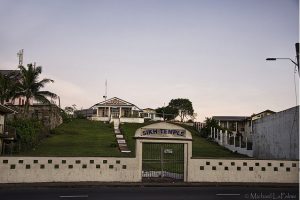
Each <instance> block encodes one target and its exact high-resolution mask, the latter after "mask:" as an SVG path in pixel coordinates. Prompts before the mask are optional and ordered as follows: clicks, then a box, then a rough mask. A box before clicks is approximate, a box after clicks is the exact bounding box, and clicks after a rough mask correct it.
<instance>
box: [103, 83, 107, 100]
mask: <svg viewBox="0 0 300 200" xmlns="http://www.w3.org/2000/svg"><path fill="white" fill-rule="evenodd" d="M103 98H104V100H105V101H106V99H107V80H105V95H104V96H103Z"/></svg>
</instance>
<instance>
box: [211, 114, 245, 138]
mask: <svg viewBox="0 0 300 200" xmlns="http://www.w3.org/2000/svg"><path fill="white" fill-rule="evenodd" d="M247 118H248V116H213V117H212V119H214V120H216V121H217V122H218V124H219V126H221V127H222V128H225V129H227V130H229V131H231V132H232V133H233V134H237V133H240V134H242V135H243V134H244V133H245V124H246V120H247Z"/></svg>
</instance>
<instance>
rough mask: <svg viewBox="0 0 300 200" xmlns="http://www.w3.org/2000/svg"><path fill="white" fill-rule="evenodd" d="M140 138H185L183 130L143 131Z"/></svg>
mask: <svg viewBox="0 0 300 200" xmlns="http://www.w3.org/2000/svg"><path fill="white" fill-rule="evenodd" d="M142 136H163V137H168V136H175V137H185V136H186V135H185V130H182V129H155V128H154V129H153V128H151V129H150V128H149V129H143V130H142Z"/></svg>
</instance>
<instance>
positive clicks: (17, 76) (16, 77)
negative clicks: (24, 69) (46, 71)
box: [0, 70, 33, 106]
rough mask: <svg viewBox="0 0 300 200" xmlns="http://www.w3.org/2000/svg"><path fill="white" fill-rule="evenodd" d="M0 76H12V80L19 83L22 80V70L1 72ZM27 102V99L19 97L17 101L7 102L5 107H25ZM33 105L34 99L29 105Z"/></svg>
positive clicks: (10, 100)
mask: <svg viewBox="0 0 300 200" xmlns="http://www.w3.org/2000/svg"><path fill="white" fill-rule="evenodd" d="M0 74H2V75H4V76H10V78H11V79H13V80H14V81H16V82H18V81H20V80H21V75H20V70H0ZM25 101H26V98H25V97H18V98H16V99H9V100H8V101H5V102H4V104H5V105H15V106H19V105H24V104H25ZM32 104H33V99H30V100H29V105H32Z"/></svg>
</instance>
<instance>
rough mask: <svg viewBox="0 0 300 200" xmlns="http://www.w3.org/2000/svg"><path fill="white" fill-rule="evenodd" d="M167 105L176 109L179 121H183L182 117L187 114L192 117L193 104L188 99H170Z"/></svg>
mask: <svg viewBox="0 0 300 200" xmlns="http://www.w3.org/2000/svg"><path fill="white" fill-rule="evenodd" d="M168 106H169V107H171V108H174V109H177V110H178V115H179V117H180V121H181V122H183V120H184V118H186V117H187V116H191V117H192V116H193V114H194V109H193V105H192V102H191V101H190V100H189V99H181V98H178V99H172V100H171V101H170V103H169V105H168Z"/></svg>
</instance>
